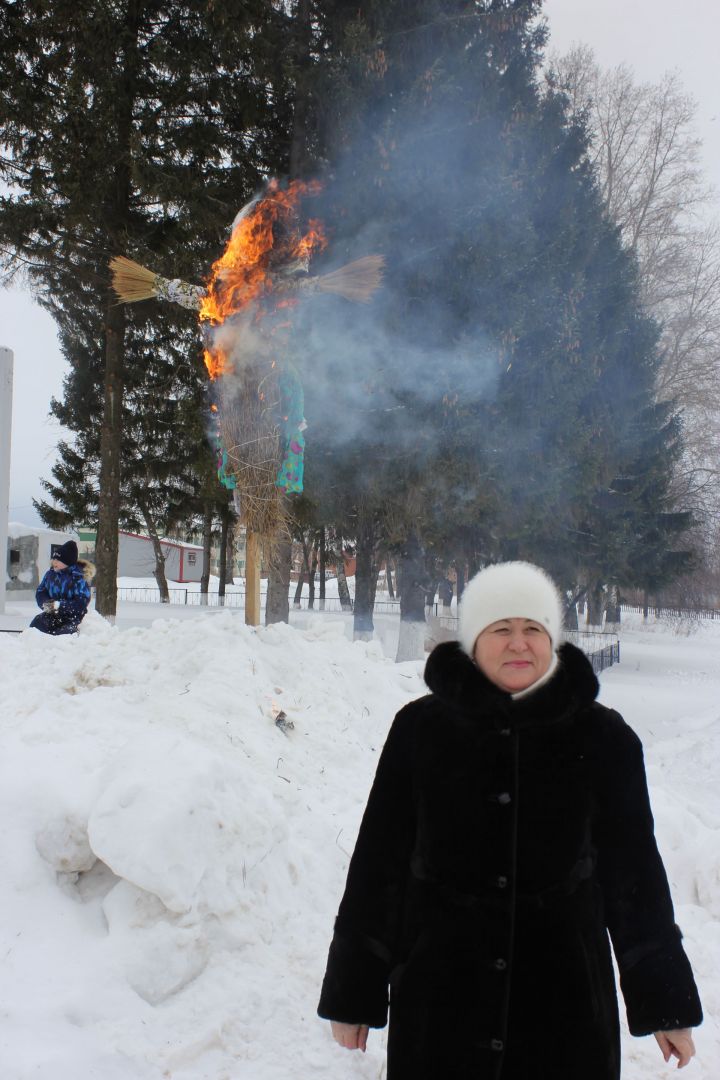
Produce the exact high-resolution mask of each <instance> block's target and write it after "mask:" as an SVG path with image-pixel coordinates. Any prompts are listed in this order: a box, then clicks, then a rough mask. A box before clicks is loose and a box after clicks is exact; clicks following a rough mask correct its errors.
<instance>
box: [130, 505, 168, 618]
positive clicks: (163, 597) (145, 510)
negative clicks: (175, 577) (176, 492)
mask: <svg viewBox="0 0 720 1080" xmlns="http://www.w3.org/2000/svg"><path fill="white" fill-rule="evenodd" d="M138 506H139V507H140V511H141V513H142V516H143V518H144V520H145V528H146V529H147V531H148V536H149V537H150V540H151V541H152V546H153V554H154V555H155V570H154V573H153V576H154V578H155V580H156V581H157V586H158V589H159V590H160V603H161V604H169V603H170V593H169V591H168V583H167V578H166V576H165V555H164V554H163V549H162V544H161V543H160V537H159V536H158V533H157V526H156V525H155V522H154V521H153V517H152V514H151V513H150V508H149V506H148V505H147V503H146V502H145V500H144V499H142V498H141V497H138Z"/></svg>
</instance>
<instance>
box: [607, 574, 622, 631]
mask: <svg viewBox="0 0 720 1080" xmlns="http://www.w3.org/2000/svg"><path fill="white" fill-rule="evenodd" d="M620 619H621V616H620V590H619V589H618V587H617V585H613V586H612V587H611V588H610V593H609V596H608V602H607V606H606V608H605V629H606V630H608V631H609V632H611V633H613V634H617V632H618V630H619V629H620Z"/></svg>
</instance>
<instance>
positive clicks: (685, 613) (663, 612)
mask: <svg viewBox="0 0 720 1080" xmlns="http://www.w3.org/2000/svg"><path fill="white" fill-rule="evenodd" d="M620 609H621V611H634V612H636V614H638V615H644V614H645V608H644V607H643V605H642V604H621V605H620ZM647 613H648V615H654V616H655V617H656V618H657V619H720V611H719V610H718V609H717V608H703V607H666V606H661V605H658V604H648V606H647Z"/></svg>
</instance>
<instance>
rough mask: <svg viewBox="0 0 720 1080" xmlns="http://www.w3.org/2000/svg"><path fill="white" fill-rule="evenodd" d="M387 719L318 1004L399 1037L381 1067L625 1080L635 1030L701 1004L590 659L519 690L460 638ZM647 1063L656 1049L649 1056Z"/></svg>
mask: <svg viewBox="0 0 720 1080" xmlns="http://www.w3.org/2000/svg"><path fill="white" fill-rule="evenodd" d="M425 679H426V682H427V684H428V686H429V687H430V690H431V694H430V695H428V696H426V697H424V698H420V699H419V700H417V701H414V702H412V703H411V704H409V705H407V706H406V707H405V708H404V709H402V710H401V711H400V712H399V713H398V715H397V716H396V717H395V720H394V722H393V725H392V728H391V730H390V733H389V735H388V739H387V742H386V744H385V748H384V750H383V752H382V755H381V758H380V761H379V764H378V769H377V774H376V777H375V782H374V784H373V787H372V791H371V793H370V797H369V800H368V804H367V807H366V810H365V814H364V817H363V821H362V825H361V828H360V833H359V835H358V840H357V844H356V847H355V852H354V854H353V858H352V861H351V864H350V869H349V872H348V879H347V886H346V889H345V894H344V896H343V899H342V902H341V904H340V910H339V913H338V917H337V920H336V924H335V934H334V937H333V941H332V945H331V947H330V955H329V959H328V966H327V972H326V975H325V980H324V983H323V988H322V995H321V999H320V1006H319V1010H318V1011H319V1014H320V1016H322V1017H325V1018H326V1019H333V1020H340V1021H345V1022H347V1023H358V1024H368V1025H370V1026H371V1027H382V1026H384V1024H385V1023H386V1020H387V1009H388V988H389V997H390V1032H389V1037H388V1074H387V1075H388V1080H490V1078H493V1080H617V1078H618V1077H619V1075H620V1050H619V1035H618V1011H617V994H616V989H615V981H614V975H613V968H612V962H611V955H610V946H609V941H608V931H609V934H610V938H611V939H612V945H613V948H614V951H615V956H616V958H617V963H618V968H619V971H620V982H621V988H622V992H623V995H624V998H625V1005H626V1009H627V1016H628V1022H629V1025H630V1030H631V1032H632V1033H633V1034H634V1035H646V1034H649V1033H651V1032H654V1031H658V1030H662V1029H665V1030H669V1029H671V1028H680V1027H692V1026H695V1025H697V1024H699V1023H700V1022H701V1019H702V1014H701V1009H700V1002H699V999H698V994H697V990H696V988H695V983H694V981H693V976H692V972H691V970H690V965H689V963H688V960H687V957H686V955H685V952H684V950H683V947H682V944H681V934H680V931H679V929H678V928H677V926H676V925H675V921H674V917H673V908H672V902H671V899H670V893H669V889H668V883H667V878H666V875H665V871H664V869H663V865H662V862H661V860H660V856H659V854H658V850H657V847H656V844H655V838H654V835H653V819H652V814H651V811H650V804H649V801H648V793H647V785H646V780H645V769H644V765H643V756H642V747H641V744H640V740H639V739H638V737H637V736H636V735H635V734H634V732H633V731H632V730H631V729H630V728H629V727H628V726H627V724H626V723H625V722H624V721H623V719H622V717H621V716H619V715H618V713H616V712H613V711H612V710H611V709H606V708H604V707H603V706H602V705H599V704H597V703H596V702H595V697H596V694H597V691H598V683H597V680H596V678H595V676H594V674H593V672H592V668H591V666H590V664H589V662H588V660H587V659H586V658H585V656H584V655H583V654H582V653H581V652H580V651H579V650H578V649H576V648H574V647H573V646H572V645H563V646H562V648H561V650H560V665H559V667H558V669H557V671H556V673H555V674H554V675H553V677H552V678H551V679H550V680H549V681H548V682H547V683H546V684H544V685H543V686H541V687H539V688H538V689H537V690H536V691H535V692H534V693H531V694H529V695H528V696H526V697H525V698H519V699H515V700H513V699H512V698H511V697H510V695H509V694H507V693H505V692H503V691H502V690H499V689H498V688H497V687H495V686H494V685H493V684H492V683H491V682H489V680H488V679H486V678H485V676H484V675H483V674H482V673H481V672H480V671H479V670H478V668H477V667H476V666H475V664H473V663H472V662H471V661H470V660H469V658H468V657H467V656H466V655H465V653H464V652H462V651H461V649H460V647H459V646H458V645H457V644H456V643H455V642H450V643H445V644H443V645H439V646H438V647H437V648H436V649H435V650H434V651H433V653H432V654H431V656H430V658H429V659H428V663H427V667H426V671H425ZM657 1052H658V1058H659V1051H657Z"/></svg>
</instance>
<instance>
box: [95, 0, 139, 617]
mask: <svg viewBox="0 0 720 1080" xmlns="http://www.w3.org/2000/svg"><path fill="white" fill-rule="evenodd" d="M140 8H141V4H140V3H139V0H129V3H128V5H127V8H126V11H125V18H124V27H123V37H122V41H123V46H122V72H121V74H120V76H119V79H118V85H119V87H120V91H121V92H120V93H119V95H118V99H117V100H116V101H115V102H114V115H115V116H116V118H117V126H116V127H115V130H114V131H113V132H112V134H111V133H110V132H108V141H109V146H108V152H109V153H110V154H111V155H113V161H114V166H113V168H114V181H115V185H114V186H115V196H114V199H113V205H112V207H111V208H110V210H109V213H108V222H107V226H108V239H109V241H110V243H111V246H112V247H113V248H114V250H116V251H123V250H124V247H125V243H126V236H127V225H128V218H129V215H130V197H131V162H132V157H133V149H132V139H133V109H134V104H135V96H136V92H137V89H136V88H137V73H138V33H139V21H140ZM104 336H105V372H104V376H103V382H104V399H103V420H102V431H101V434H100V474H99V478H98V487H99V490H100V497H99V502H98V525H97V539H96V546H95V560H96V568H97V574H96V588H95V610H96V611H98V612H99V613H100V614H101V615H104V616H106V617H108V618H111V619H114V618H115V613H116V611H117V566H118V550H119V546H120V543H119V542H120V538H119V535H118V532H119V523H120V454H121V443H122V406H123V390H124V379H123V376H124V371H123V361H124V355H125V314H124V312H123V309H122V306H121V305H119V304H117V303H115V302H112V301H111V302H110V303H109V304H108V307H107V309H106V314H105V329H104Z"/></svg>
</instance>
